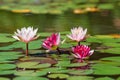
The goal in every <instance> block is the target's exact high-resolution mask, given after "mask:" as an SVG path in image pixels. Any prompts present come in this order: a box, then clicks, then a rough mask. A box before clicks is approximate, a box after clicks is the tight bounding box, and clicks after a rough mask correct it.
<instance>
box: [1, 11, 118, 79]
mask: <svg viewBox="0 0 120 80" xmlns="http://www.w3.org/2000/svg"><path fill="white" fill-rule="evenodd" d="M0 15H1V17H0V32H1V34H0V36H1V38H0V80H120V64H119V63H120V36H119V35H118V34H119V32H120V31H119V29H120V10H119V9H115V10H109V11H108V10H105V11H103V12H96V13H85V14H72V13H69V12H66V13H65V14H61V15H50V14H16V13H12V12H9V11H2V10H1V11H0ZM24 26H34V27H36V28H39V31H38V34H40V38H39V39H38V40H35V41H33V42H31V43H30V44H29V49H30V50H29V54H30V56H28V57H25V44H24V43H22V42H18V41H15V39H13V38H12V37H11V36H12V35H13V33H14V31H16V29H18V28H21V27H24ZM77 26H82V27H83V28H87V29H88V34H91V35H92V36H90V37H88V38H87V39H86V41H84V42H81V44H86V45H89V46H90V47H91V48H92V49H94V50H95V52H94V54H93V55H92V56H90V58H88V59H86V60H84V61H83V62H82V63H81V62H80V61H79V60H78V59H75V58H74V56H73V55H72V53H71V52H70V51H71V47H72V46H75V45H76V44H77V43H76V42H72V41H71V40H69V39H68V38H67V37H66V34H69V33H70V29H71V28H73V27H77ZM52 32H61V39H62V40H64V38H66V41H65V43H64V44H61V45H60V46H59V47H60V50H61V54H59V53H58V52H57V51H51V52H47V51H46V50H45V49H43V48H42V46H41V45H42V42H43V40H44V39H45V38H46V37H47V36H50V34H51V33H52ZM106 34H107V35H106ZM109 34H110V35H109ZM113 34H114V35H113Z"/></svg>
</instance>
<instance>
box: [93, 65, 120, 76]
mask: <svg viewBox="0 0 120 80" xmlns="http://www.w3.org/2000/svg"><path fill="white" fill-rule="evenodd" d="M92 68H93V69H94V73H93V74H94V75H119V74H120V68H119V67H116V66H112V65H107V64H95V65H92Z"/></svg>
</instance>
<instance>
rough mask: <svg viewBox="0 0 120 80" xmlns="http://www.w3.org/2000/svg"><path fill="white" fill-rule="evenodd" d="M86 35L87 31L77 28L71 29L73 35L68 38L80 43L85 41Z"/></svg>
mask: <svg viewBox="0 0 120 80" xmlns="http://www.w3.org/2000/svg"><path fill="white" fill-rule="evenodd" d="M86 33H87V29H85V30H83V28H82V27H78V28H77V27H76V28H73V29H71V34H69V35H67V37H68V38H70V39H72V40H73V41H77V42H78V43H80V41H82V40H84V39H85V36H86Z"/></svg>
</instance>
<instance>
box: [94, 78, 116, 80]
mask: <svg viewBox="0 0 120 80" xmlns="http://www.w3.org/2000/svg"><path fill="white" fill-rule="evenodd" d="M95 80H114V79H112V78H110V77H99V78H96V79H95Z"/></svg>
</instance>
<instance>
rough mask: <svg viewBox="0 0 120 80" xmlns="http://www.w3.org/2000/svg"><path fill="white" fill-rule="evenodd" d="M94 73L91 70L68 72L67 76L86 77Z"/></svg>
mask: <svg viewBox="0 0 120 80" xmlns="http://www.w3.org/2000/svg"><path fill="white" fill-rule="evenodd" d="M93 72H94V71H93V70H92V69H89V70H74V71H71V72H69V74H72V75H88V74H92V73H93Z"/></svg>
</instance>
